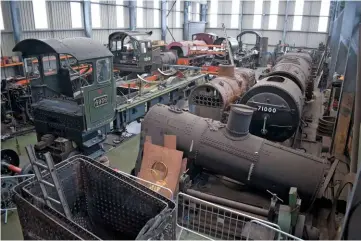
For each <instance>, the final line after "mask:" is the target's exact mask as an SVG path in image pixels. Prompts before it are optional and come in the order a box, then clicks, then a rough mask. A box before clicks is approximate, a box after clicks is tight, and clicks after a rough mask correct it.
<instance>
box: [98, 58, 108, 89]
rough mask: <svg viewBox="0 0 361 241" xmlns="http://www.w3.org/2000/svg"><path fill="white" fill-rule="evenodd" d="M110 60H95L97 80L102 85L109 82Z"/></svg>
mask: <svg viewBox="0 0 361 241" xmlns="http://www.w3.org/2000/svg"><path fill="white" fill-rule="evenodd" d="M110 71H111V69H110V60H109V59H98V60H97V80H98V82H99V83H103V82H106V81H109V80H110Z"/></svg>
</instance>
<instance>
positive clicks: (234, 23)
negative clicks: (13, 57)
mask: <svg viewBox="0 0 361 241" xmlns="http://www.w3.org/2000/svg"><path fill="white" fill-rule="evenodd" d="M239 3H240V1H239V0H232V16H231V28H238V23H239Z"/></svg>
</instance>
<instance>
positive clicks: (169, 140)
mask: <svg viewBox="0 0 361 241" xmlns="http://www.w3.org/2000/svg"><path fill="white" fill-rule="evenodd" d="M164 147H167V148H169V149H173V150H176V149H177V136H174V135H164Z"/></svg>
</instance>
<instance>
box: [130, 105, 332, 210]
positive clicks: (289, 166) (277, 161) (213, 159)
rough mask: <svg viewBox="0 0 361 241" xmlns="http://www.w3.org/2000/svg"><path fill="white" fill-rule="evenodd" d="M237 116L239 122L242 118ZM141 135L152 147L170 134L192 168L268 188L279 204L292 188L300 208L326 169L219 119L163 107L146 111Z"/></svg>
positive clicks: (314, 191)
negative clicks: (235, 130) (238, 132)
mask: <svg viewBox="0 0 361 241" xmlns="http://www.w3.org/2000/svg"><path fill="white" fill-rule="evenodd" d="M234 108H235V109H237V110H242V109H243V110H244V108H243V107H238V106H234V107H232V110H233V109H234ZM232 110H231V112H232ZM237 110H236V111H237ZM231 115H232V114H231ZM237 115H238V117H239V120H240V121H241V119H242V118H245V117H243V116H242V115H239V114H237ZM229 121H233V122H234V120H229ZM142 132H143V134H144V135H145V136H151V138H152V142H153V143H154V144H158V145H159V144H161V143H163V138H164V137H163V134H160V133H167V134H170V135H176V136H177V150H180V151H183V152H184V154H185V155H186V156H187V157H189V158H192V160H193V161H194V162H195V164H196V165H197V166H200V167H203V168H205V169H208V170H210V171H212V172H215V173H217V174H219V175H223V176H226V177H229V178H232V179H234V180H237V181H239V182H242V183H245V184H246V185H248V186H250V187H253V188H255V189H258V190H261V191H264V192H266V191H267V190H269V191H271V192H272V193H276V194H277V195H278V196H279V197H280V198H281V199H283V200H285V199H287V198H288V192H289V188H290V187H297V190H298V192H299V195H300V198H302V204H303V205H305V206H306V207H307V206H308V205H310V204H311V203H312V202H313V201H314V199H315V198H316V194H317V193H318V190H319V188H320V187H321V184H322V180H323V177H324V175H325V170H326V168H327V167H328V164H326V163H325V162H324V160H323V159H320V158H317V157H314V156H311V155H308V154H305V153H303V152H300V151H297V150H293V149H291V148H287V147H285V146H281V145H278V144H276V143H273V142H270V141H267V140H265V139H263V138H260V137H257V136H254V135H251V134H248V135H235V134H234V133H233V132H231V131H228V130H227V128H226V125H224V124H222V123H220V122H219V121H214V120H210V119H205V118H202V117H199V116H195V115H193V114H191V113H189V112H182V111H179V112H174V111H170V108H169V107H168V106H165V105H157V106H154V107H152V108H151V109H150V110H149V112H148V113H147V115H146V116H145V118H144V121H143V122H142ZM137 166H139V165H138V164H137Z"/></svg>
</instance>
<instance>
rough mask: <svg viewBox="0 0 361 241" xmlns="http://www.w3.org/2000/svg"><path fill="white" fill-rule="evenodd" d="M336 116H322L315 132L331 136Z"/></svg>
mask: <svg viewBox="0 0 361 241" xmlns="http://www.w3.org/2000/svg"><path fill="white" fill-rule="evenodd" d="M335 122H336V117H333V116H324V117H322V118H320V119H319V121H318V126H317V133H318V134H319V135H321V136H330V137H331V136H332V133H333V130H334V128H335Z"/></svg>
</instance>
